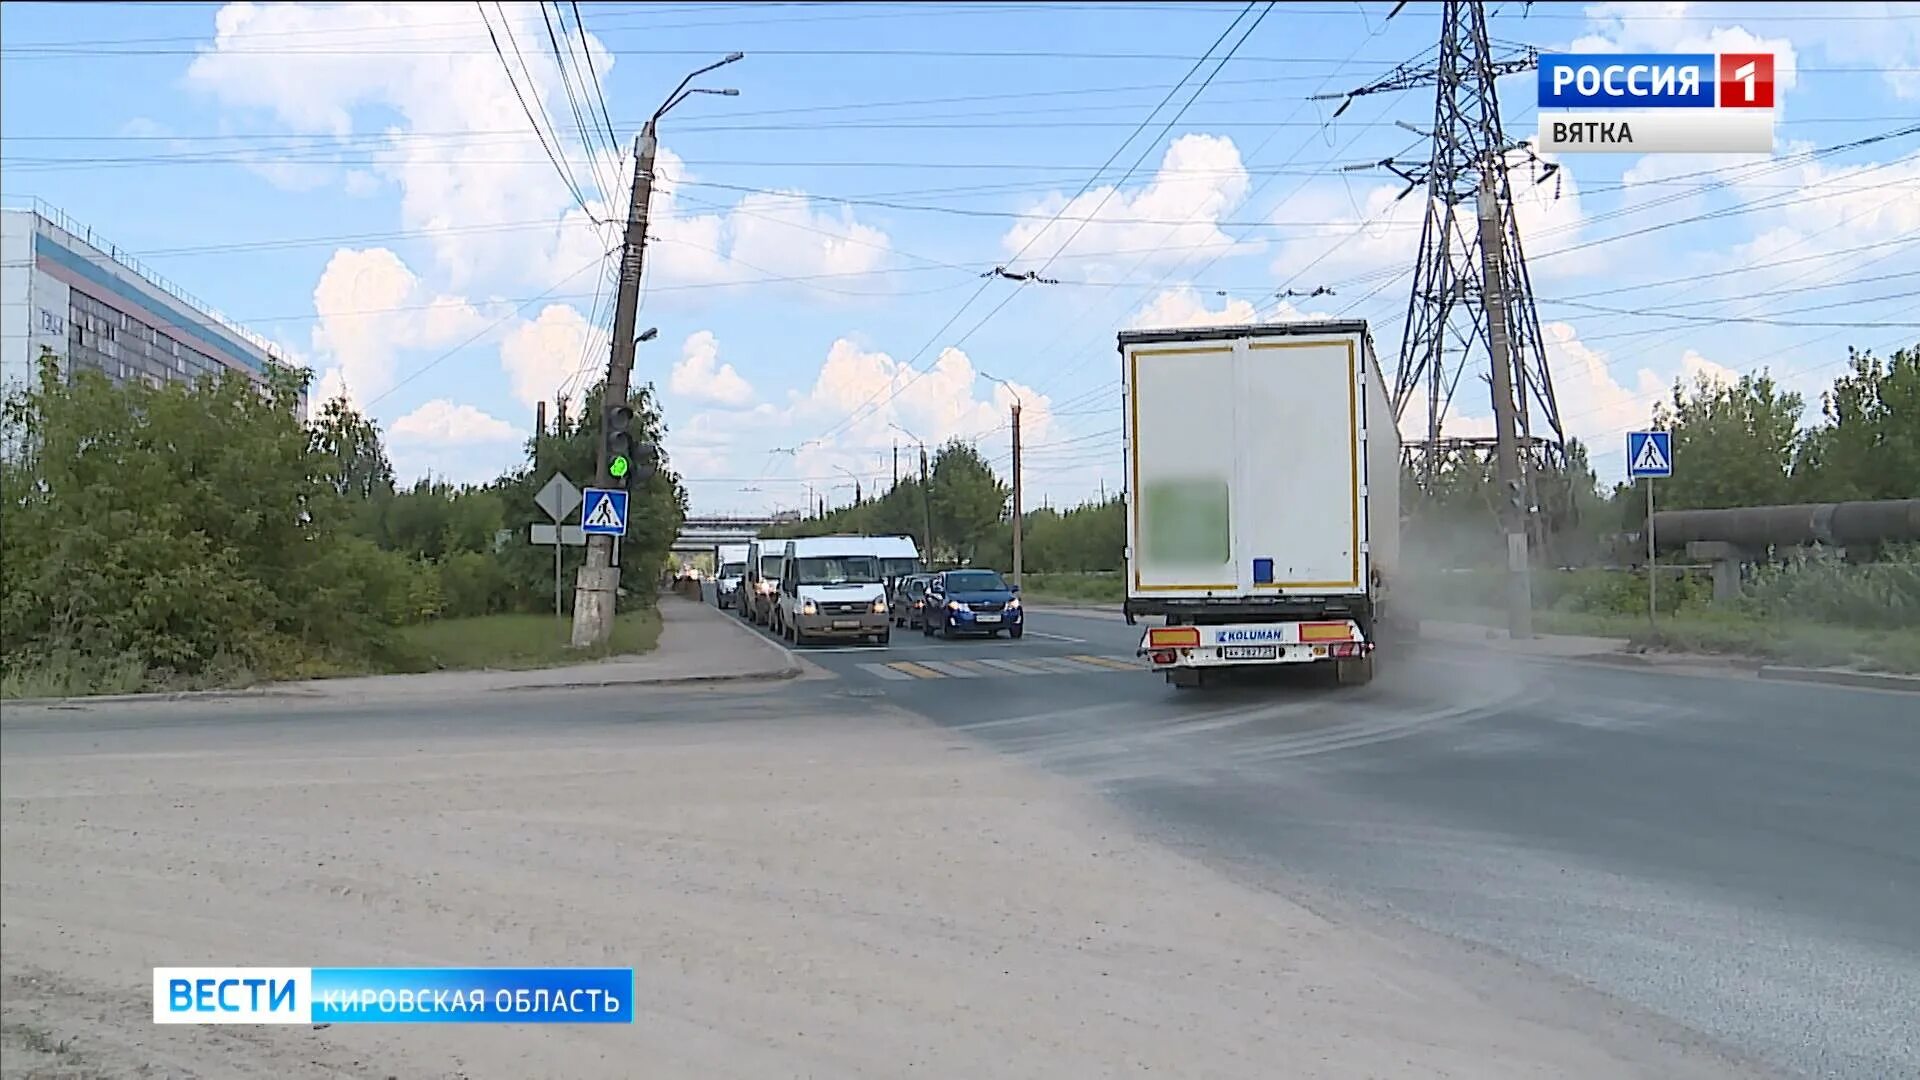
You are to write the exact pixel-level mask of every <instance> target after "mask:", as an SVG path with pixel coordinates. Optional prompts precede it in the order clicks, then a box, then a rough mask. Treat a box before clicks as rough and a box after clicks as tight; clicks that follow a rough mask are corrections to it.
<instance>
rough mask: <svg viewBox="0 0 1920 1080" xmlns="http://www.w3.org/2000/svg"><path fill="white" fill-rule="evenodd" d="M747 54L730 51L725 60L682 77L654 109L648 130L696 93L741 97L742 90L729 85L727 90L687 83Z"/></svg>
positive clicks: (648, 121)
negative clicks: (711, 88)
mask: <svg viewBox="0 0 1920 1080" xmlns="http://www.w3.org/2000/svg"><path fill="white" fill-rule="evenodd" d="M745 55H747V54H746V53H738V52H737V53H729V54H728V55H727V58H726V59H725V60H718V61H715V62H714V63H711V64H708V65H707V66H706V67H703V68H701V69H700V70H698V71H695V72H693V73H691V74H689V75H688V76H687V77H686V78H684V79H681V80H680V85H679V86H676V87H674V88H673V93H671V94H668V95H667V100H665V101H663V102H661V103H660V107H659V108H657V109H655V110H653V116H652V117H650V118H649V119H648V120H647V128H648V130H652V128H653V125H654V124H655V122H657V121H658V120H659V119H660V118H661V117H663V116H665V115H667V113H668V112H670V111H672V109H673V107H674V106H676V105H678V104H680V103H681V102H683V101H685V100H687V99H688V98H690V97H692V96H693V95H695V94H718V95H719V96H721V97H739V96H740V91H738V90H735V89H733V88H732V87H728V88H727V89H725V90H708V89H706V88H704V87H699V86H694V87H689V86H688V85H687V84H688V83H690V82H692V81H693V80H695V79H697V78H699V77H700V76H702V75H705V74H706V73H707V72H709V71H712V70H714V69H715V68H723V67H726V66H727V65H728V64H731V63H733V62H734V61H735V60H738V59H740V58H741V57H743V56H745Z"/></svg>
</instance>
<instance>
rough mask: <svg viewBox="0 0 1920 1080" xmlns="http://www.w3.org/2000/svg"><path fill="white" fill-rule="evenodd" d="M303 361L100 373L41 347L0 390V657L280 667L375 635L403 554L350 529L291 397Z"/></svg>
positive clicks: (373, 645)
mask: <svg viewBox="0 0 1920 1080" xmlns="http://www.w3.org/2000/svg"><path fill="white" fill-rule="evenodd" d="M309 377H310V374H309V373H308V372H306V371H287V370H276V371H275V372H274V373H273V374H272V375H270V376H269V379H268V381H267V383H266V385H265V387H264V391H263V388H262V387H260V386H258V385H256V384H255V383H254V382H252V381H251V380H249V379H247V378H245V377H243V376H240V375H237V374H228V375H224V376H222V377H220V378H218V379H203V380H201V381H200V382H198V383H196V384H194V385H187V384H184V383H166V384H163V385H161V386H158V387H152V386H148V385H147V384H145V383H139V382H134V383H128V384H125V385H120V386H115V385H113V384H111V383H109V382H108V381H107V380H106V379H105V378H103V377H101V376H100V375H99V374H98V373H94V372H82V373H79V374H78V375H76V377H75V378H74V379H73V380H72V381H71V382H67V381H64V380H62V379H61V378H60V376H59V374H58V372H57V371H56V369H55V368H54V366H53V365H52V364H51V363H43V366H42V369H41V372H40V379H39V382H38V385H37V386H34V387H31V388H28V389H25V390H23V391H22V392H20V393H18V394H17V395H15V396H14V397H13V398H12V399H11V400H9V402H8V403H7V406H6V417H7V426H8V428H9V429H10V431H12V432H17V433H19V435H20V436H21V437H20V438H19V439H18V440H17V445H18V446H19V447H20V453H18V454H14V455H9V456H8V457H7V458H6V459H5V460H4V462H0V471H3V472H4V482H3V483H0V487H4V491H5V498H6V503H7V516H6V529H5V530H4V534H0V585H3V586H4V595H3V596H0V642H4V650H5V655H6V660H7V665H8V666H9V668H12V669H16V670H18V669H22V668H25V669H31V668H35V667H38V666H42V665H47V664H51V663H54V662H56V660H57V658H59V657H63V656H64V657H67V658H69V660H72V658H76V657H77V658H79V662H83V663H91V664H113V665H121V666H124V665H128V664H131V665H134V666H136V667H137V669H138V671H139V672H140V673H143V674H146V673H162V675H163V676H164V674H165V673H171V674H179V675H186V676H197V675H199V674H201V673H205V672H209V671H213V670H217V669H233V668H245V669H249V670H251V671H254V672H258V673H266V674H286V673H293V672H296V671H298V670H300V669H301V668H302V667H303V665H306V664H308V663H311V662H314V661H318V660H323V659H325V658H327V657H330V656H348V655H351V656H355V657H360V658H367V657H371V656H378V655H380V654H381V653H382V652H383V651H384V650H385V649H386V648H388V647H389V645H390V639H389V637H388V636H387V634H386V632H385V631H384V629H383V628H384V627H385V626H387V625H390V624H391V623H392V622H393V621H396V619H397V618H398V617H403V616H404V615H405V614H406V613H407V611H408V605H409V604H411V603H413V602H414V601H415V600H416V599H417V597H416V596H415V595H414V592H415V590H414V584H415V583H414V582H413V581H412V579H411V569H410V567H409V566H408V565H407V564H406V563H405V562H404V560H402V561H398V562H396V561H394V560H392V559H390V558H387V557H385V556H383V555H382V554H381V553H380V552H378V551H377V550H374V549H372V547H371V545H368V544H365V543H364V542H356V541H353V539H352V538H351V537H350V536H348V534H347V530H346V528H345V526H346V523H347V520H348V516H349V510H348V506H347V502H346V497H345V496H344V495H343V494H342V485H341V483H340V475H341V474H340V472H339V460H338V459H337V458H336V457H334V456H332V455H331V454H330V453H328V452H323V450H322V449H321V447H322V446H323V445H326V444H325V440H322V439H316V437H315V433H314V432H313V431H311V430H309V429H308V428H306V427H305V426H304V425H303V424H302V423H301V421H300V420H299V418H298V417H297V416H296V407H297V403H298V399H299V396H300V394H301V393H303V392H304V390H305V386H306V382H307V380H308V379H309ZM329 416H330V417H331V420H328V419H324V418H323V424H324V423H326V422H337V423H339V424H340V425H341V426H342V428H343V429H347V428H351V429H354V430H359V428H360V423H361V421H360V420H359V419H358V418H357V417H353V416H351V415H349V414H348V413H347V412H345V411H337V412H335V413H332V414H329ZM67 666H69V667H72V666H73V664H72V663H69V664H68V665H67Z"/></svg>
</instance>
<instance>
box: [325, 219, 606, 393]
mask: <svg viewBox="0 0 1920 1080" xmlns="http://www.w3.org/2000/svg"><path fill="white" fill-rule="evenodd" d="M612 254H613V252H611V251H608V252H602V253H601V254H599V255H597V256H595V257H594V258H593V259H591V260H589V261H587V262H585V263H582V264H581V265H580V269H578V270H575V271H574V272H573V273H571V274H568V275H567V276H566V277H564V278H561V279H560V280H559V281H557V282H554V284H553V286H552V287H551V288H549V289H547V290H546V291H545V292H543V293H541V294H539V295H538V296H532V297H529V298H527V299H526V300H525V301H524V302H522V303H520V304H519V305H517V306H515V307H514V309H513V310H512V311H509V312H507V313H506V314H505V315H502V316H500V317H499V318H498V319H495V320H493V321H492V322H490V323H488V324H487V325H485V326H483V327H481V328H480V329H479V330H476V331H475V332H474V333H473V335H472V336H470V337H468V338H466V339H465V340H463V341H461V342H460V343H459V344H458V345H455V346H454V347H452V348H451V349H448V350H447V351H446V352H443V353H441V354H440V355H438V356H436V357H434V358H433V359H431V360H429V361H427V362H426V363H424V364H422V365H420V366H419V367H417V368H415V369H414V370H413V372H412V373H411V374H409V375H408V376H407V377H406V378H404V379H401V380H400V381H399V382H397V383H394V384H393V385H392V386H390V387H388V388H387V389H386V390H383V391H381V392H380V393H378V394H376V395H374V396H373V397H371V398H368V399H367V401H366V402H365V403H364V406H363V408H365V409H371V408H373V406H374V405H376V404H378V403H380V402H381V401H384V400H385V399H387V398H388V397H390V396H392V395H393V394H394V393H395V392H397V391H398V390H399V389H400V388H401V387H403V386H405V385H407V384H408V383H410V382H412V381H413V380H415V379H417V378H419V377H420V376H422V375H425V374H426V373H427V372H429V371H432V370H433V369H434V368H436V367H439V366H440V365H441V364H442V363H444V362H445V361H447V360H448V359H450V358H451V357H453V356H454V354H456V353H458V352H460V351H461V350H462V349H465V348H466V347H467V346H469V345H471V344H473V343H474V342H476V341H479V340H480V339H481V338H483V337H486V336H487V335H488V334H491V333H493V332H494V331H495V330H498V329H499V328H500V327H502V326H505V325H506V324H507V323H508V322H509V321H510V320H512V319H515V318H518V317H519V315H520V313H521V312H523V311H525V310H527V308H529V307H532V306H533V305H534V304H537V303H539V302H540V301H542V300H545V299H547V298H548V296H549V295H550V294H552V293H556V292H559V291H560V288H561V286H563V285H565V284H567V283H568V282H570V281H572V280H573V279H574V278H577V277H579V276H580V275H581V274H584V273H586V272H587V271H588V270H591V269H593V266H594V264H595V263H600V264H602V265H605V261H606V260H607V258H609V257H610V256H611V255H612Z"/></svg>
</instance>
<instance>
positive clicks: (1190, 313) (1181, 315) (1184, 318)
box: [1127, 285, 1332, 330]
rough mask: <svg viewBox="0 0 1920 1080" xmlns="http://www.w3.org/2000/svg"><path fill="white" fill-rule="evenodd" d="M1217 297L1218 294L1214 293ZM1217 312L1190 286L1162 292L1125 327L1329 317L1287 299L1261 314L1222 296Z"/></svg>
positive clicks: (1181, 326) (1186, 326)
mask: <svg viewBox="0 0 1920 1080" xmlns="http://www.w3.org/2000/svg"><path fill="white" fill-rule="evenodd" d="M1216 295H1219V294H1218V293H1216ZM1224 301H1225V302H1224V303H1222V304H1221V305H1220V308H1219V310H1217V311H1216V310H1214V309H1212V308H1209V307H1208V306H1207V301H1206V298H1205V297H1203V296H1201V295H1200V293H1199V290H1197V289H1195V288H1194V287H1193V286H1191V285H1180V286H1177V287H1175V288H1171V289H1165V290H1163V291H1162V292H1161V293H1160V295H1158V296H1156V297H1154V298H1153V299H1152V300H1150V301H1148V302H1147V304H1146V306H1145V307H1142V308H1141V309H1140V310H1139V311H1136V312H1134V313H1133V316H1132V318H1130V319H1128V320H1127V327H1128V328H1129V329H1133V330H1143V329H1170V330H1171V329H1192V328H1194V327H1201V326H1240V325H1244V324H1246V323H1252V322H1263V323H1268V322H1295V321H1301V320H1309V319H1329V318H1332V316H1331V315H1329V314H1328V313H1327V312H1324V311H1302V310H1300V309H1299V308H1298V307H1295V306H1294V304H1293V302H1292V301H1290V300H1280V301H1278V302H1277V303H1274V304H1272V306H1270V307H1268V308H1267V309H1265V310H1264V311H1261V310H1257V309H1255V307H1254V306H1253V302H1252V301H1251V300H1241V299H1238V298H1236V297H1231V296H1228V297H1224Z"/></svg>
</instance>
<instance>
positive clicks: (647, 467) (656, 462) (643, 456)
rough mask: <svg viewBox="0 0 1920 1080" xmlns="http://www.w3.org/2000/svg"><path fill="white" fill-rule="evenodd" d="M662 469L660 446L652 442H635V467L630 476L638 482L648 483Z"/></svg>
mask: <svg viewBox="0 0 1920 1080" xmlns="http://www.w3.org/2000/svg"><path fill="white" fill-rule="evenodd" d="M659 471H660V448H659V447H658V446H655V445H654V444H653V443H650V442H643V443H635V444H634V447H633V468H632V470H631V471H630V472H629V473H628V474H627V475H628V477H629V478H630V479H632V480H634V481H636V482H638V483H642V484H644V483H646V482H647V481H648V480H649V479H650V478H652V476H653V474H654V473H656V472H659Z"/></svg>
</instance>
